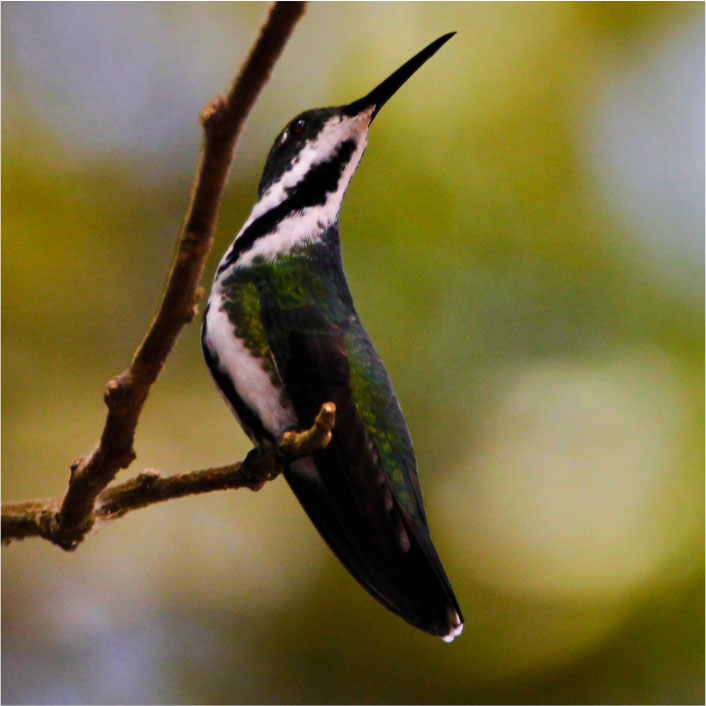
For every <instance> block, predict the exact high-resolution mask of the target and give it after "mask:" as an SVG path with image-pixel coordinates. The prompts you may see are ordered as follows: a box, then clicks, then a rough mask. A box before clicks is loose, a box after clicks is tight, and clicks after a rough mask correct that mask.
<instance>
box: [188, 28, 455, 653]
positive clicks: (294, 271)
mask: <svg viewBox="0 0 706 706" xmlns="http://www.w3.org/2000/svg"><path fill="white" fill-rule="evenodd" d="M454 34H455V32H451V33H449V34H445V35H443V36H442V37H439V38H438V39H437V40H436V41H434V42H432V43H431V44H429V45H428V46H427V47H426V48H424V49H423V50H422V51H420V52H419V53H418V54H416V55H415V56H414V57H412V58H411V59H410V60H409V61H407V62H406V63H405V64H403V65H402V66H401V67H400V68H399V69H397V71H395V72H394V73H392V74H391V75H390V76H389V77H388V78H386V79H385V80H384V81H383V82H382V83H380V84H379V85H378V86H377V87H376V88H374V89H373V90H372V91H371V92H370V93H368V94H367V95H366V96H365V97H364V98H360V99H359V100H356V101H353V102H352V103H349V104H347V105H343V106H337V107H332V108H317V109H313V110H307V111H305V112H303V113H300V114H299V115H297V116H296V117H295V118H294V119H293V120H291V121H290V122H289V123H288V124H287V125H286V127H285V128H284V129H283V130H282V131H281V132H280V134H279V135H278V136H277V138H276V139H275V142H274V144H273V146H272V148H271V150H270V152H269V155H268V157H267V160H266V163H265V168H264V171H263V174H262V178H261V180H260V184H259V188H258V200H257V202H256V203H255V205H254V206H253V209H252V211H251V213H250V216H249V217H248V219H247V220H246V222H245V224H244V225H243V227H242V228H241V230H240V232H239V233H238V235H237V236H236V238H235V240H234V241H233V243H232V244H231V245H230V247H229V248H228V250H227V251H226V253H225V255H224V256H223V259H222V260H221V262H220V264H219V266H218V269H217V271H216V275H215V278H214V282H213V288H212V290H211V295H210V297H209V300H208V305H207V306H206V309H205V311H204V318H203V324H202V328H201V343H202V348H203V353H204V356H205V359H206V363H207V365H208V367H209V369H210V371H211V374H212V376H213V378H214V380H215V382H216V385H217V387H218V388H219V389H220V391H221V393H222V395H223V397H224V399H225V401H226V403H227V404H228V406H229V407H230V409H231V411H232V412H233V414H234V415H235V417H236V419H237V420H238V422H239V423H240V425H241V426H242V428H243V430H244V431H245V433H246V434H247V435H248V437H249V438H250V440H251V441H252V442H253V444H254V445H255V447H256V449H262V450H266V451H269V452H270V453H276V451H277V446H278V439H280V438H281V436H282V434H283V433H284V432H286V431H289V430H297V429H306V428H308V427H310V426H311V424H312V423H313V421H314V419H315V417H316V415H317V414H318V412H319V410H320V408H321V406H322V405H323V404H324V403H326V402H333V403H334V404H335V405H336V423H335V428H334V429H333V433H332V438H331V441H330V443H329V444H328V446H327V447H326V448H325V449H322V450H320V451H316V452H315V453H313V454H312V455H311V456H308V457H305V458H301V459H297V460H291V459H285V460H284V462H285V463H286V466H285V469H284V477H285V478H286V480H287V483H288V484H289V486H290V487H291V489H292V491H293V492H294V494H295V496H296V497H297V499H298V500H299V502H300V503H301V505H302V506H303V508H304V510H305V511H306V513H307V514H308V516H309V518H310V519H311V521H312V522H313V524H314V526H315V527H316V528H317V530H318V531H319V533H320V534H321V536H322V537H323V539H324V540H325V541H326V542H327V544H328V545H329V547H330V548H331V550H332V551H333V553H334V554H335V555H336V556H337V557H338V559H339V560H340V561H341V562H342V563H343V565H344V566H345V567H346V568H347V569H348V571H350V573H351V574H352V575H353V577H354V578H355V579H357V580H358V582H359V583H360V584H361V585H362V586H363V588H365V589H366V590H367V591H368V592H369V593H370V594H371V595H372V596H373V597H374V598H376V599H377V600H378V601H379V602H380V603H381V604H382V605H383V606H385V607H386V608H388V609H389V610H391V611H392V612H393V613H396V614H397V615H399V616H400V617H402V618H403V619H404V620H406V621H407V622H408V623H410V624H411V625H413V626H415V627H417V628H420V629H422V630H425V631H427V632H429V633H431V634H432V635H436V636H438V637H441V638H443V639H444V640H445V641H447V642H451V641H452V640H453V639H454V637H456V636H457V635H459V634H460V633H461V630H462V629H463V617H462V616H461V610H460V608H459V605H458V602H457V600H456V597H455V596H454V593H453V590H452V588H451V585H450V583H449V580H448V578H447V576H446V573H445V571H444V568H443V566H442V564H441V560H440V559H439V556H438V554H437V552H436V549H435V548H434V545H433V543H432V540H431V536H430V533H429V527H428V524H427V516H426V511H425V509H424V504H423V502H422V492H421V487H420V483H419V477H418V474H417V462H416V459H415V455H414V449H413V446H412V441H411V439H410V435H409V431H408V429H407V424H406V422H405V419H404V416H403V414H402V410H401V408H400V404H399V402H398V400H397V397H396V396H395V392H394V390H393V387H392V383H391V381H390V378H389V376H388V374H387V372H386V370H385V367H384V366H383V363H382V361H381V360H380V358H379V357H378V355H377V353H376V352H375V349H374V348H373V344H372V343H371V341H370V338H369V336H368V334H367V333H366V331H365V329H364V328H363V325H362V324H361V322H360V319H359V318H358V314H357V312H356V310H355V306H354V304H353V299H352V297H351V293H350V291H349V288H348V284H347V281H346V277H345V275H344V273H343V262H342V256H341V245H340V240H339V232H338V217H339V211H340V208H341V202H342V200H343V196H344V194H345V192H346V189H347V188H348V184H349V182H350V180H351V177H352V176H353V173H354V172H355V170H356V168H357V167H358V164H359V162H360V159H361V157H362V156H363V152H364V151H365V148H366V146H367V141H368V130H369V128H370V125H371V123H372V122H373V120H374V119H375V117H376V116H377V114H378V113H379V111H380V109H381V108H382V107H383V106H384V105H385V103H386V102H387V101H388V99H389V98H390V97H391V96H392V95H393V94H394V93H395V92H396V91H397V90H398V89H399V88H400V87H401V86H402V84H404V83H405V82H406V81H407V79H408V78H409V77H410V76H411V75H412V74H413V73H414V72H415V71H417V69H419V67H420V66H422V64H424V63H425V62H426V61H427V60H428V59H429V58H430V57H431V56H432V55H433V54H435V53H436V52H437V50H438V49H439V48H440V47H441V46H442V45H443V44H445V43H446V42H447V41H448V40H449V39H450V38H451V37H452V36H453V35H454ZM246 461H247V459H246Z"/></svg>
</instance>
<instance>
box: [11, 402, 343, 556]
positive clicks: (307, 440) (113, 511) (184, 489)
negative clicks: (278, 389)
mask: <svg viewBox="0 0 706 706" xmlns="http://www.w3.org/2000/svg"><path fill="white" fill-rule="evenodd" d="M335 421H336V407H335V405H334V404H333V403H331V402H327V403H325V404H324V405H323V406H322V407H321V411H320V412H319V414H318V416H317V417H316V419H315V420H314V424H313V425H312V427H311V428H310V429H307V430H305V431H302V432H287V433H286V434H285V438H286V441H284V440H283V442H282V443H281V444H280V451H281V452H282V453H283V454H284V455H285V456H286V457H287V458H289V459H291V460H294V459H297V458H303V457H305V456H309V455H311V454H312V453H314V452H315V451H318V450H320V449H324V448H326V446H327V445H328V443H329V441H330V440H331V432H332V430H333V427H334V424H335ZM244 463H247V462H244ZM244 463H241V462H238V463H233V464H231V465H228V466H219V467H217V468H207V469H205V470H201V471H190V472H189V473H177V474H175V475H171V476H163V475H162V474H161V473H159V472H158V471H155V470H152V469H148V470H146V471H143V472H142V473H140V474H139V475H138V476H136V477H135V478H131V479H130V480H128V481H125V482H124V483H116V484H115V485H111V486H110V487H108V488H106V489H105V490H103V491H102V492H101V493H100V494H99V495H98V498H97V499H96V503H95V510H94V518H95V520H97V521H99V522H100V521H101V520H103V521H105V520H114V519H117V518H119V517H123V516H124V515H125V514H127V513H128V512H130V511H131V510H138V509H140V508H143V507H147V506H149V505H154V504H155V503H159V502H163V501H165V500H173V499H175V498H182V497H184V496H186V495H196V494H198V493H209V492H212V491H214V490H228V489H230V488H250V489H251V490H259V489H260V488H262V486H263V485H264V483H265V481H266V480H269V479H272V478H274V477H276V476H277V475H278V474H279V473H280V472H281V471H282V470H283V466H282V465H281V464H280V463H278V462H277V461H276V460H275V458H274V456H272V455H271V454H267V453H259V452H258V453H257V455H256V456H255V460H254V462H253V463H252V464H250V467H249V468H247V469H244V468H243V465H244ZM60 504H61V498H49V499H48V500H31V501H29V502H20V503H7V504H4V505H3V506H2V542H3V544H9V543H10V542H12V541H13V540H15V539H24V538H26V537H44V538H45V539H48V540H49V541H51V542H54V543H56V537H55V536H54V535H53V534H52V531H53V530H52V522H51V517H52V514H53V513H54V514H55V513H56V511H57V509H58V508H59V506H60ZM84 538H85V537H84Z"/></svg>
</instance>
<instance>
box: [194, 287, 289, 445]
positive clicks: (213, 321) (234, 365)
mask: <svg viewBox="0 0 706 706" xmlns="http://www.w3.org/2000/svg"><path fill="white" fill-rule="evenodd" d="M223 304H224V298H223V295H222V294H220V293H216V292H214V293H213V294H212V296H211V300H210V302H209V309H208V314H207V316H206V345H207V346H208V347H209V348H210V349H211V351H212V352H213V353H215V355H216V356H217V357H218V367H219V368H220V369H221V371H222V372H223V373H225V374H226V375H228V376H229V377H230V379H231V380H232V381H233V385H234V387H235V389H236V390H237V391H238V394H239V395H240V396H241V397H242V398H243V400H244V401H245V403H246V404H247V405H248V406H249V407H250V408H251V409H252V410H253V411H254V412H255V413H256V414H257V416H258V417H259V418H260V420H261V422H262V425H263V426H264V427H265V429H267V431H269V432H270V433H271V434H278V433H280V432H281V431H282V430H283V429H284V428H286V427H289V426H292V425H293V424H295V423H296V415H295V413H294V410H293V408H292V405H291V402H290V401H289V399H288V397H287V396H286V394H285V393H284V390H283V389H282V388H278V387H276V386H275V385H274V384H273V383H272V378H271V377H270V373H269V372H268V371H267V370H265V369H264V368H263V367H262V361H261V360H260V359H259V358H257V357H255V356H254V355H253V354H252V353H251V352H250V351H249V350H248V349H247V348H246V347H245V344H244V343H243V341H242V340H241V339H240V338H238V337H237V335H236V330H235V326H234V325H233V324H232V323H231V321H230V319H229V318H228V314H227V313H226V311H225V310H224V309H223Z"/></svg>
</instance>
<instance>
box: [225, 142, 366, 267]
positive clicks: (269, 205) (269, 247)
mask: <svg viewBox="0 0 706 706" xmlns="http://www.w3.org/2000/svg"><path fill="white" fill-rule="evenodd" d="M366 144H367V140H365V139H360V140H358V141H355V140H347V141H344V142H342V143H341V144H340V145H339V147H338V149H337V150H336V151H335V152H334V153H333V155H332V156H331V157H329V158H328V159H323V160H321V161H319V162H315V163H313V164H312V163H310V164H309V165H308V169H307V170H306V171H302V170H301V168H300V166H299V165H298V163H297V162H296V161H295V162H294V163H293V164H292V165H291V167H290V168H289V170H287V171H286V172H285V173H284V174H283V175H282V177H281V179H280V180H278V181H277V182H276V183H274V184H272V185H271V186H270V187H269V188H268V189H267V190H266V191H265V192H264V193H263V194H262V196H261V198H260V200H259V201H258V202H257V203H256V204H255V206H254V207H253V209H252V211H251V213H250V216H249V217H248V220H247V221H246V222H245V224H244V225H243V227H242V228H241V230H240V232H239V233H238V235H237V237H236V239H235V241H234V242H233V244H232V245H231V247H230V248H229V249H228V251H227V252H226V254H225V256H224V257H223V260H221V264H220V265H219V268H218V275H217V276H219V277H220V276H227V274H228V272H229V271H232V270H233V269H235V268H247V267H251V266H252V265H253V263H256V262H259V261H263V260H264V261H273V260H275V259H276V258H278V257H280V256H282V255H286V253H288V252H290V251H292V250H295V249H300V248H301V247H302V246H304V245H306V244H307V243H315V242H317V241H321V240H323V239H324V238H326V234H327V233H329V231H330V230H331V229H336V228H337V223H338V214H339V211H340V209H341V203H342V201H343V197H344V195H345V193H346V189H347V188H348V184H349V183H350V180H351V178H352V176H353V173H354V172H355V170H356V168H357V166H358V163H359V162H360V159H361V157H362V156H363V152H364V151H365V147H366ZM336 246H337V238H336Z"/></svg>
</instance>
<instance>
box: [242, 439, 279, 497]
mask: <svg viewBox="0 0 706 706" xmlns="http://www.w3.org/2000/svg"><path fill="white" fill-rule="evenodd" d="M283 468H284V465H283V464H282V463H280V462H279V461H278V459H276V458H275V456H274V455H273V454H272V453H271V452H270V451H265V450H262V449H251V450H250V451H249V452H248V455H247V456H246V457H245V460H244V461H243V463H242V465H241V466H240V473H241V475H242V476H243V478H245V480H246V481H247V483H248V486H249V487H250V489H251V490H253V491H258V490H260V489H261V488H262V487H263V486H264V485H265V483H266V482H267V481H268V480H272V479H273V478H276V477H277V476H278V475H279V474H280V473H281V472H282V470H283Z"/></svg>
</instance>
